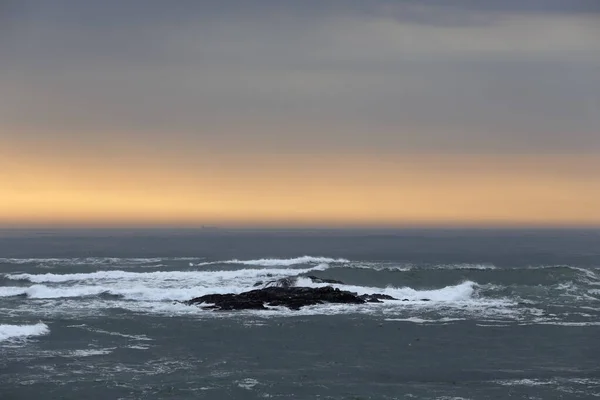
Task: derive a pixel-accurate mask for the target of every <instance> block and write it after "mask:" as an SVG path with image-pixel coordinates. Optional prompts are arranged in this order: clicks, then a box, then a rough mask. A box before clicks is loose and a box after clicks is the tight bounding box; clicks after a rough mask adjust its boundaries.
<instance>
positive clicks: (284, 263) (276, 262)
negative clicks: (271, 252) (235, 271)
mask: <svg viewBox="0 0 600 400" xmlns="http://www.w3.org/2000/svg"><path fill="white" fill-rule="evenodd" d="M349 262H350V261H349V260H346V259H345V258H328V257H313V256H302V257H296V258H261V259H258V260H238V259H233V260H226V261H211V262H204V263H199V264H196V265H195V266H203V265H214V264H241V265H254V266H259V267H291V266H293V265H301V264H334V263H336V264H345V263H349Z"/></svg>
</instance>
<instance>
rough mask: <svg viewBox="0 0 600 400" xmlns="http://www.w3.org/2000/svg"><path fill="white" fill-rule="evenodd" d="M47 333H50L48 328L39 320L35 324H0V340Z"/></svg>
mask: <svg viewBox="0 0 600 400" xmlns="http://www.w3.org/2000/svg"><path fill="white" fill-rule="evenodd" d="M48 333H50V328H48V325H46V324H44V323H41V322H40V323H38V324H35V325H0V342H3V341H6V340H15V339H23V338H26V337H30V336H41V335H47V334H48Z"/></svg>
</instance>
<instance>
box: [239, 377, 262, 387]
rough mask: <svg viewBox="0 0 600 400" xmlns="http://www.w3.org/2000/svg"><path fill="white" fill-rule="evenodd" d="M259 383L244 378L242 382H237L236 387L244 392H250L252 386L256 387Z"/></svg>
mask: <svg viewBox="0 0 600 400" xmlns="http://www.w3.org/2000/svg"><path fill="white" fill-rule="evenodd" d="M258 384H259V382H258V381H257V380H256V379H251V378H246V379H244V380H242V381H238V382H237V385H238V386H239V387H241V388H243V389H246V390H252V389H253V388H254V386H256V385H258Z"/></svg>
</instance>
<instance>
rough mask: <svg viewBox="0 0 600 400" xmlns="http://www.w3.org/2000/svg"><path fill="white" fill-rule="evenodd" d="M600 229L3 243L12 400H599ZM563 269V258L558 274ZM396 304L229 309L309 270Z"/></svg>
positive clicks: (4, 371)
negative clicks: (203, 300) (210, 297)
mask: <svg viewBox="0 0 600 400" xmlns="http://www.w3.org/2000/svg"><path fill="white" fill-rule="evenodd" d="M599 239H600V233H598V232H597V231H573V232H522V231H519V232H516V231H515V232H504V231H503V232H497V233H494V232H474V231H469V232H432V231H427V232H385V233H367V232H354V233H351V232H216V233H208V234H207V233H201V234H196V233H193V232H184V233H173V232H138V233H135V232H134V233H124V232H103V233H102V234H99V233H97V232H72V233H70V234H66V233H65V232H49V233H48V232H47V233H45V234H40V233H35V232H26V233H21V234H18V235H16V234H14V233H12V232H5V233H4V236H3V237H0V257H3V258H0V268H1V269H0V389H1V390H0V393H2V396H0V398H2V399H4V398H7V399H30V398H31V399H38V398H40V395H41V394H44V398H67V399H69V398H73V399H79V398H83V397H86V398H97V399H105V398H122V399H154V398H156V399H161V398H173V399H195V398H249V399H251V398H317V397H318V398H331V399H338V398H339V399H344V398H348V399H356V398H361V399H400V398H420V399H453V398H455V399H458V398H463V399H490V398H497V399H504V398H508V397H510V398H523V399H546V398H569V399H570V398H595V397H600V363H599V362H598V360H599V359H600V341H599V339H600V240H599ZM552 260H555V261H556V262H552ZM308 274H310V275H316V276H319V277H322V278H330V279H336V280H340V281H343V282H344V284H343V285H334V286H336V287H339V288H340V289H343V290H350V291H353V292H357V293H359V294H362V293H372V292H378V293H386V294H389V295H391V296H393V297H395V298H397V299H398V300H397V301H392V300H390V301H385V302H384V303H381V304H365V305H359V306H356V305H319V306H311V307H305V308H303V309H302V310H300V311H290V310H288V309H285V308H274V309H271V310H268V311H243V312H214V311H205V310H202V309H200V308H197V307H194V306H186V305H183V304H181V303H179V301H182V300H188V299H191V298H193V297H196V296H201V295H204V294H209V293H232V292H233V293H239V292H243V291H246V290H250V289H253V288H254V287H253V285H254V284H255V283H256V282H257V281H265V280H272V279H277V278H280V277H287V276H300V279H299V280H298V282H297V284H298V285H302V286H323V284H314V283H312V282H311V281H310V280H309V279H305V278H302V277H303V276H306V275H308Z"/></svg>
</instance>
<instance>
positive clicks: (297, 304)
mask: <svg viewBox="0 0 600 400" xmlns="http://www.w3.org/2000/svg"><path fill="white" fill-rule="evenodd" d="M365 301H366V300H364V299H362V298H361V297H360V296H358V295H357V294H356V293H352V292H348V291H344V290H340V289H337V288H333V287H331V286H326V287H320V288H310V287H276V286H271V287H265V288H262V289H255V290H251V291H248V292H243V293H240V294H233V293H229V294H210V295H205V296H201V297H196V298H194V299H192V300H189V301H187V302H185V304H188V305H193V304H196V305H202V304H207V306H204V307H203V308H204V309H211V310H219V311H229V310H263V309H266V307H265V305H268V306H284V307H288V308H289V309H292V310H299V309H300V308H302V307H304V306H310V305H316V304H323V303H337V304H364V303H365Z"/></svg>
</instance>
